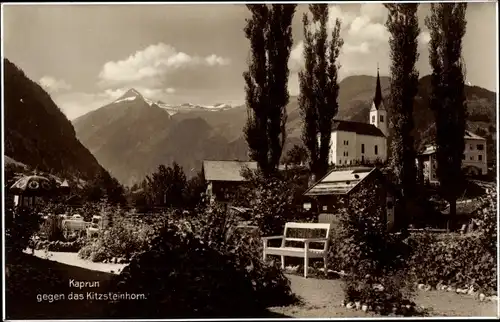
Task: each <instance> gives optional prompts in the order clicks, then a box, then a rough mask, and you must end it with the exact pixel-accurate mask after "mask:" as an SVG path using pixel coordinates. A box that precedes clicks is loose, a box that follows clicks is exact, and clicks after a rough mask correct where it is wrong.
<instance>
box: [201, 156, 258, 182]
mask: <svg viewBox="0 0 500 322" xmlns="http://www.w3.org/2000/svg"><path fill="white" fill-rule="evenodd" d="M244 168H249V169H251V170H257V162H247V161H207V160H205V161H203V172H204V174H205V180H206V181H233V182H241V181H246V179H245V178H243V176H242V175H241V170H243V169H244Z"/></svg>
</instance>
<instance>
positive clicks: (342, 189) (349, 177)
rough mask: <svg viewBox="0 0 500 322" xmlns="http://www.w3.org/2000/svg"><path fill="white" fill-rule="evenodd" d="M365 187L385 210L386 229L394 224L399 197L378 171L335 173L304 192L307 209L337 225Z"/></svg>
mask: <svg viewBox="0 0 500 322" xmlns="http://www.w3.org/2000/svg"><path fill="white" fill-rule="evenodd" d="M362 187H365V188H370V189H372V191H371V192H370V196H371V197H373V198H374V202H375V203H376V205H377V207H378V208H379V209H383V211H382V213H383V214H384V215H383V216H384V218H383V220H384V221H386V222H387V228H388V229H392V228H393V227H394V224H395V206H394V205H395V200H396V197H397V196H398V192H397V190H396V188H395V187H394V186H393V185H392V183H390V182H389V181H388V180H387V179H386V178H385V177H384V174H383V173H382V172H381V171H380V170H379V169H378V168H371V167H357V168H353V169H349V170H332V171H330V172H329V173H328V174H327V175H326V176H324V177H323V178H321V179H320V180H319V181H318V182H317V183H316V184H314V185H312V186H311V187H310V188H309V189H308V190H306V191H305V192H304V196H306V197H309V202H308V205H307V207H305V208H309V207H311V208H313V211H316V212H317V213H318V214H319V215H318V221H319V222H330V223H333V224H335V223H338V221H339V220H340V215H341V213H342V212H343V211H344V210H345V208H346V207H347V208H348V210H349V208H350V207H351V205H352V201H353V199H354V198H356V194H357V193H358V192H359V191H360V189H361V188H362Z"/></svg>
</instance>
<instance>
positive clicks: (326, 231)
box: [282, 222, 332, 251]
mask: <svg viewBox="0 0 500 322" xmlns="http://www.w3.org/2000/svg"><path fill="white" fill-rule="evenodd" d="M290 229H293V230H296V229H297V230H316V231H317V230H320V231H323V232H322V234H321V236H314V237H317V238H326V239H329V238H330V232H331V230H332V225H331V223H301V222H287V223H286V224H285V231H284V232H283V236H285V238H286V237H294V236H289V235H290ZM318 244H319V245H321V246H322V247H321V249H323V250H325V251H326V250H327V247H328V242H314V243H311V248H312V249H317V247H314V246H315V245H318ZM282 246H285V240H284V239H283V243H282Z"/></svg>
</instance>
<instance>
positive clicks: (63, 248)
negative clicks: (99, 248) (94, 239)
mask: <svg viewBox="0 0 500 322" xmlns="http://www.w3.org/2000/svg"><path fill="white" fill-rule="evenodd" d="M84 244H85V240H84V239H77V240H74V241H67V242H62V241H59V240H57V241H48V240H43V241H39V242H38V243H37V244H36V249H45V250H47V251H50V252H69V253H76V252H78V251H79V250H80V249H81V248H82V247H83V245H84Z"/></svg>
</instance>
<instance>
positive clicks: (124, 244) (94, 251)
mask: <svg viewBox="0 0 500 322" xmlns="http://www.w3.org/2000/svg"><path fill="white" fill-rule="evenodd" d="M163 216H164V215H158V216H157V219H158V220H160V221H161V220H162V218H163ZM103 217H106V218H108V220H110V221H112V222H113V225H112V226H111V225H108V227H106V228H105V229H103V230H101V231H100V232H99V234H98V237H96V238H94V239H90V240H89V241H88V242H87V244H86V245H85V246H83V247H82V249H81V250H80V251H79V253H78V256H79V257H80V258H83V259H89V260H91V261H93V262H102V261H105V260H111V259H112V258H125V259H127V260H129V259H130V258H132V257H133V256H134V255H135V254H138V253H140V252H143V251H145V250H147V249H149V246H150V244H149V243H150V242H151V240H152V239H153V237H154V236H155V233H156V232H157V227H156V225H157V224H154V223H153V220H152V219H151V218H149V223H148V222H147V221H148V219H147V218H141V217H139V216H133V215H131V214H130V213H124V212H123V211H121V210H119V209H118V208H107V210H106V214H103ZM111 218H113V219H112V220H111Z"/></svg>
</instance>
